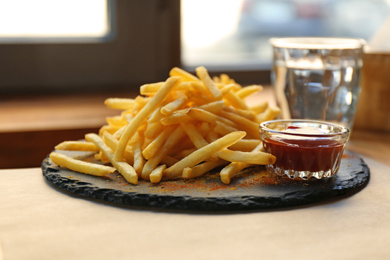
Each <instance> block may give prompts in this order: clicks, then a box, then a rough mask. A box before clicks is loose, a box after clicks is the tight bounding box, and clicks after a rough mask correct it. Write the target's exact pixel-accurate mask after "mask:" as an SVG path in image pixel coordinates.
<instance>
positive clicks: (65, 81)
mask: <svg viewBox="0 0 390 260" xmlns="http://www.w3.org/2000/svg"><path fill="white" fill-rule="evenodd" d="M389 1H390V0H144V1H138V0H56V1H52V0H34V1H31V0H0V122H1V124H0V147H1V148H2V149H0V168H4V167H7V168H12V167H31V166H39V165H40V163H41V161H42V160H43V158H44V157H45V156H46V155H47V154H48V153H49V152H50V151H51V150H52V149H53V147H54V145H56V144H57V143H59V142H60V141H63V140H75V139H80V138H83V135H84V134H85V133H86V132H94V131H97V130H98V128H99V127H100V126H101V125H102V124H103V123H104V120H105V117H106V116H109V115H112V114H113V112H112V111H107V109H106V108H105V107H104V104H103V102H104V99H105V98H107V97H113V96H117V97H134V96H135V95H137V94H138V90H139V86H140V85H142V84H145V83H151V82H157V81H162V80H165V79H166V78H167V77H168V73H169V70H170V69H171V68H172V67H174V66H179V67H182V68H184V69H186V70H188V71H190V72H193V71H194V68H195V67H197V66H200V65H202V66H205V67H206V68H207V69H208V70H209V72H210V74H212V75H213V74H219V73H221V72H224V73H228V74H229V75H230V76H231V77H232V78H234V79H235V80H236V81H237V82H239V83H241V84H242V85H246V84H264V85H268V84H269V83H270V68H271V58H272V56H271V55H272V53H271V46H270V45H269V42H268V41H269V38H270V37H275V36H334V37H358V38H363V39H365V40H367V41H368V42H369V41H370V39H371V38H372V37H373V36H374V35H375V33H376V32H377V31H378V30H379V28H381V26H382V25H383V23H384V21H385V20H386V18H387V17H389V10H390V7H389ZM385 29H386V30H387V28H385ZM389 30H390V28H389ZM114 112H115V113H116V111H114Z"/></svg>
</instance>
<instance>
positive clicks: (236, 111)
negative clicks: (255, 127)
mask: <svg viewBox="0 0 390 260" xmlns="http://www.w3.org/2000/svg"><path fill="white" fill-rule="evenodd" d="M223 110H225V111H227V112H230V113H234V114H237V115H239V116H242V117H245V118H246V119H249V120H251V121H255V120H256V114H255V112H253V111H252V110H250V109H235V108H232V107H228V106H225V107H224V108H223Z"/></svg>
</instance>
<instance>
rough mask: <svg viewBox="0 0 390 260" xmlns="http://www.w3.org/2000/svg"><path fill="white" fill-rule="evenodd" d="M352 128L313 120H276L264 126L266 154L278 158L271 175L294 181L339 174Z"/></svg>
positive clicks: (272, 166) (270, 165)
mask: <svg viewBox="0 0 390 260" xmlns="http://www.w3.org/2000/svg"><path fill="white" fill-rule="evenodd" d="M349 134H350V131H349V129H348V128H346V127H344V126H341V125H338V124H333V123H328V122H323V121H313V120H302V119H292V120H272V121H266V122H263V123H261V124H260V136H261V139H262V141H263V146H264V150H265V151H266V152H267V153H270V154H272V155H274V156H275V157H276V162H275V163H274V164H269V165H266V168H267V170H268V171H270V172H272V173H276V174H277V175H287V176H288V177H289V178H291V179H303V180H308V179H310V178H311V177H314V178H316V179H322V178H328V177H331V176H332V175H334V174H336V173H337V171H338V169H339V166H340V161H341V158H342V155H343V152H344V148H345V145H346V143H347V141H348V139H349Z"/></svg>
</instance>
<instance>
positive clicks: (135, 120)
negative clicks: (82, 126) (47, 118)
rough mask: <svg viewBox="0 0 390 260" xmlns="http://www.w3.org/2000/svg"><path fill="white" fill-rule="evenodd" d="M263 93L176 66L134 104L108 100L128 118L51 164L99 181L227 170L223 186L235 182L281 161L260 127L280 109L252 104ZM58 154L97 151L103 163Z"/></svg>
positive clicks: (72, 144) (112, 120) (70, 144)
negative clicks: (266, 146) (116, 174)
mask: <svg viewBox="0 0 390 260" xmlns="http://www.w3.org/2000/svg"><path fill="white" fill-rule="evenodd" d="M260 90H262V86H259V85H252V86H247V87H242V86H241V85H239V84H237V83H236V82H235V81H234V80H233V79H231V78H230V77H229V76H228V75H226V74H221V75H220V76H215V77H211V76H210V74H209V72H208V71H207V69H206V68H205V67H198V68H196V76H195V75H193V74H191V73H189V72H187V71H185V70H182V69H180V68H173V69H172V70H171V71H170V75H169V77H168V79H167V80H166V81H165V82H157V83H151V84H145V85H142V86H141V87H140V95H139V96H137V97H136V98H134V99H130V98H129V99H127V98H108V99H107V100H106V101H105V105H106V106H107V107H108V108H110V109H118V110H120V111H121V113H118V114H119V115H117V116H114V117H108V118H107V119H106V125H104V126H102V127H101V128H100V130H99V133H98V134H95V133H88V134H86V135H85V141H64V142H62V143H60V144H58V145H57V146H56V147H55V151H53V152H52V153H51V154H50V159H51V160H52V162H53V163H55V164H57V165H59V166H62V167H66V168H68V169H71V170H74V171H78V172H81V173H85V174H92V175H96V176H104V175H107V174H109V173H112V172H114V171H117V172H119V173H120V174H121V175H122V176H123V177H124V178H125V179H126V180H127V181H128V182H129V183H131V184H138V180H139V178H142V179H144V180H147V181H150V182H152V183H159V182H160V181H164V180H170V179H176V178H195V177H199V176H201V175H203V174H205V173H207V172H210V171H211V170H213V169H220V170H219V174H220V179H221V181H222V182H223V183H225V184H229V183H230V181H231V179H232V178H233V176H235V175H236V174H237V173H239V172H240V171H241V170H243V169H244V168H247V167H250V166H252V165H265V164H273V163H274V162H275V159H276V158H275V157H274V156H273V155H271V154H268V153H265V152H264V151H263V147H262V143H261V140H260V136H259V124H260V123H261V122H263V121H266V120H271V119H274V118H275V117H276V115H278V114H279V113H280V110H279V109H278V108H274V107H269V106H268V102H262V103H259V104H257V105H256V106H254V107H248V105H247V104H246V102H245V98H246V97H248V96H249V95H251V94H254V93H256V92H258V91H260ZM58 150H70V151H88V152H92V153H94V156H95V159H96V162H87V161H83V160H82V159H79V158H72V157H70V156H67V155H65V154H63V153H61V152H59V151H58Z"/></svg>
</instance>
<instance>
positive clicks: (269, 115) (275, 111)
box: [257, 107, 281, 123]
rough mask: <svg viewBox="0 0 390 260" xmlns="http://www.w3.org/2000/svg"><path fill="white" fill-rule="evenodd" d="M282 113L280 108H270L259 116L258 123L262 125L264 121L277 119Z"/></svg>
mask: <svg viewBox="0 0 390 260" xmlns="http://www.w3.org/2000/svg"><path fill="white" fill-rule="evenodd" d="M280 112H281V110H280V108H278V107H269V108H267V109H266V111H264V112H263V113H262V114H260V115H258V117H257V121H258V122H259V123H262V122H264V121H268V120H271V119H273V118H275V117H276V116H277V115H279V114H280Z"/></svg>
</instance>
